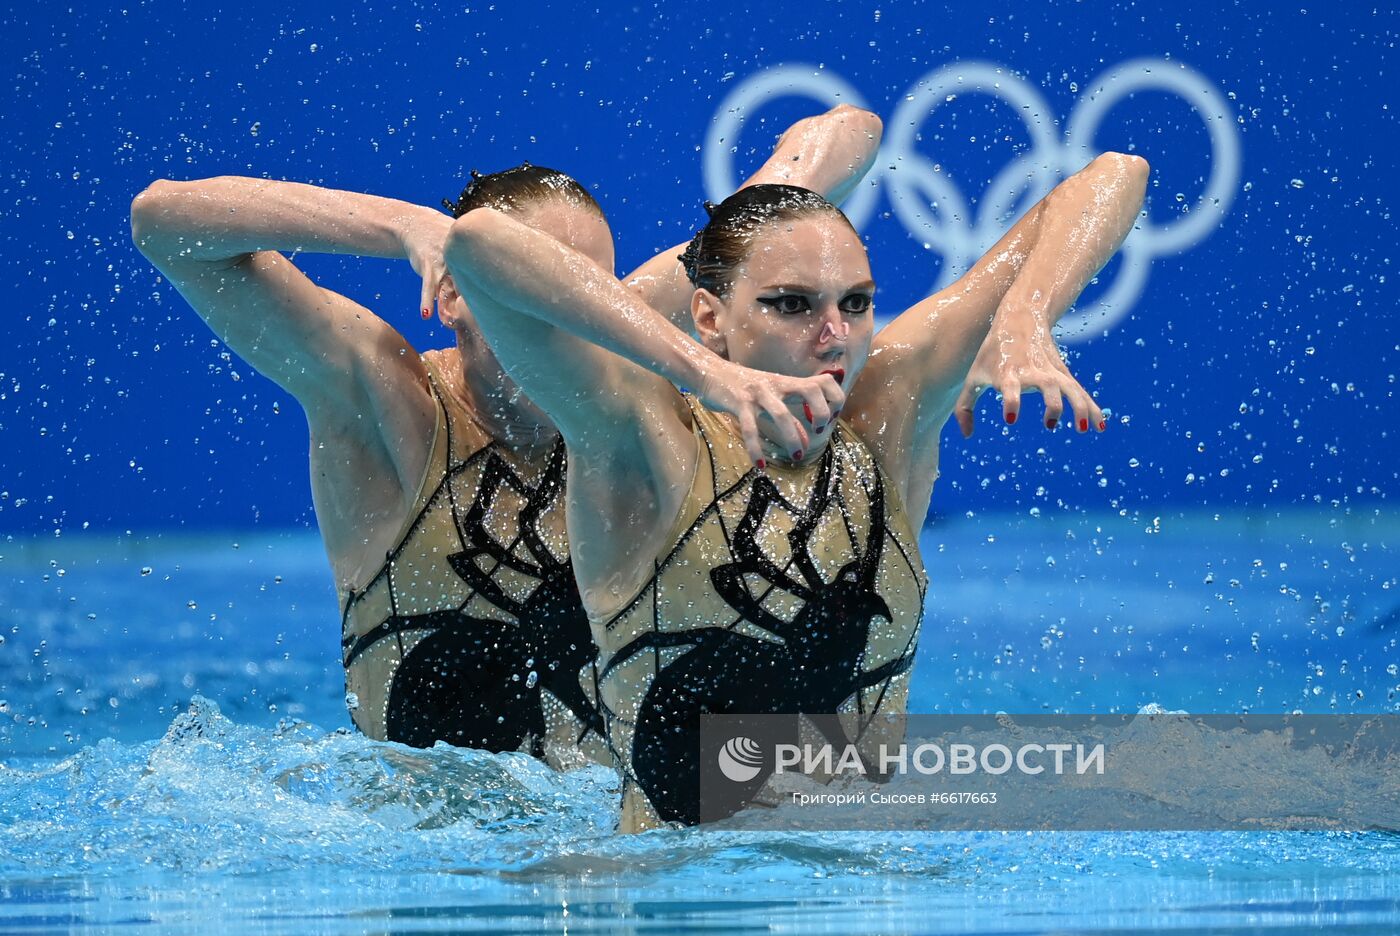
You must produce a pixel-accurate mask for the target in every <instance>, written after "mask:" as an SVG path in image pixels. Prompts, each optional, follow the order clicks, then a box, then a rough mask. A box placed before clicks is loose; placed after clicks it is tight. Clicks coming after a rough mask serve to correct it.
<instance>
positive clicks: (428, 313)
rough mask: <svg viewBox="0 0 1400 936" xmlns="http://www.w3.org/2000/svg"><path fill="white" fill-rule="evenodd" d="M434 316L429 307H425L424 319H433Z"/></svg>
mask: <svg viewBox="0 0 1400 936" xmlns="http://www.w3.org/2000/svg"><path fill="white" fill-rule="evenodd" d="M432 314H433V313H431V312H429V311H428V307H427V306H424V307H423V318H425V319H426V318H431V317H432Z"/></svg>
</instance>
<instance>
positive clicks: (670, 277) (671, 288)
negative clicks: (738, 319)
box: [623, 104, 883, 332]
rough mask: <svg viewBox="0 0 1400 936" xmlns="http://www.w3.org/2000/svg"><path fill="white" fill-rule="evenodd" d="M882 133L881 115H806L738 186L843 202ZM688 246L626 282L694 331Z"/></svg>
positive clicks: (840, 110) (842, 111) (852, 111)
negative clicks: (779, 187)
mask: <svg viewBox="0 0 1400 936" xmlns="http://www.w3.org/2000/svg"><path fill="white" fill-rule="evenodd" d="M882 131H883V127H882V126H881V123H880V118H879V117H877V116H875V115H874V114H872V113H871V112H870V111H867V110H861V109H860V108H858V107H852V106H851V105H849V104H838V105H837V106H835V107H833V108H832V109H831V110H829V111H827V112H826V113H824V114H818V115H816V116H814V117H804V118H803V119H801V120H799V121H797V122H796V123H794V124H793V125H792V126H791V127H789V128H788V129H787V130H786V131H785V132H784V133H783V135H782V136H781V137H780V138H779V139H778V145H777V146H776V147H775V148H774V149H773V155H772V156H769V157H768V161H767V162H765V163H764V164H763V165H762V166H761V167H759V170H758V171H757V172H755V173H754V174H753V175H752V176H751V177H749V179H748V180H746V181H745V182H744V184H743V185H741V186H739V187H740V188H748V187H749V186H750V185H758V184H760V183H773V182H780V183H783V184H785V185H797V186H801V187H802V188H805V189H811V190H812V191H814V192H818V193H820V194H822V195H824V196H825V197H826V199H827V201H830V202H832V203H834V204H840V203H841V202H842V201H843V200H844V199H845V198H846V196H848V195H850V193H851V192H852V191H854V190H855V187H856V186H857V185H858V184H859V183H860V180H861V179H862V178H864V177H865V174H866V172H868V171H869V170H870V167H871V166H872V165H873V164H874V162H875V156H876V154H877V153H878V152H879V150H880V135H881V132H882ZM685 248H686V245H685V244H678V245H676V246H675V247H672V248H671V249H670V250H663V251H662V252H661V253H659V254H657V255H656V256H655V257H652V258H651V259H650V260H648V261H647V262H646V263H644V264H642V265H641V266H640V267H638V268H637V269H636V270H633V271H632V273H631V274H630V275H628V276H627V277H624V279H623V282H624V283H626V284H627V285H628V286H629V287H630V288H632V289H633V290H635V291H636V292H637V294H638V295H640V296H641V297H642V299H643V301H645V302H646V303H647V305H649V306H651V307H652V308H654V309H656V310H657V311H659V312H660V313H661V314H662V315H664V316H665V317H666V318H667V319H669V320H670V321H671V322H672V324H674V325H675V326H676V327H677V328H679V329H681V330H682V331H687V332H688V331H690V330H691V328H692V327H693V326H692V323H691V320H690V296H691V293H693V292H694V287H692V286H691V285H690V281H689V280H687V279H686V276H685V270H684V269H683V268H682V267H681V263H680V259H679V258H680V255H681V253H682V252H684V251H685Z"/></svg>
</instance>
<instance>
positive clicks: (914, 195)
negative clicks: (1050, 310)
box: [703, 58, 1241, 341]
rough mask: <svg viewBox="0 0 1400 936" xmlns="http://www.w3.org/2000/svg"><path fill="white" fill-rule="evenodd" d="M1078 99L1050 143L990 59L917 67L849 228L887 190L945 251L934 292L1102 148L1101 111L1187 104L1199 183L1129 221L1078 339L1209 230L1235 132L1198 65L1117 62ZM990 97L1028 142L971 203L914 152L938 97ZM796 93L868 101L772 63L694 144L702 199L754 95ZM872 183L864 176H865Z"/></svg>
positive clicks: (1220, 211) (1068, 323) (1107, 320)
mask: <svg viewBox="0 0 1400 936" xmlns="http://www.w3.org/2000/svg"><path fill="white" fill-rule="evenodd" d="M1088 87H1089V89H1090V91H1089V93H1088V95H1087V97H1085V98H1083V99H1082V100H1081V101H1080V102H1079V103H1078V104H1077V105H1076V106H1075V108H1074V111H1073V112H1072V113H1071V114H1070V117H1069V121H1068V124H1067V125H1066V129H1065V132H1064V137H1063V139H1058V140H1057V139H1056V136H1055V128H1054V126H1053V123H1054V122H1053V119H1052V117H1053V112H1052V111H1051V109H1050V106H1049V104H1048V103H1047V101H1046V100H1045V98H1044V96H1043V95H1042V94H1041V93H1040V91H1039V89H1038V88H1036V87H1035V86H1034V85H1032V84H1030V83H1029V82H1027V81H1026V80H1024V79H1023V78H1020V77H1017V76H1016V75H1014V74H1012V73H1011V72H1010V70H1008V69H1007V68H1005V67H1003V66H1001V65H997V64H995V63H992V62H956V63H954V64H951V65H947V66H945V67H943V68H939V69H935V70H933V71H931V72H929V73H928V74H926V75H924V76H923V77H922V78H920V79H919V80H918V81H917V82H915V83H914V85H913V87H912V88H911V89H910V90H908V91H906V92H905V93H904V95H903V96H902V98H901V100H900V103H899V106H898V107H896V108H895V111H894V114H893V116H892V117H891V118H890V119H889V120H888V121H886V123H885V126H886V127H887V128H888V132H887V135H886V136H885V139H884V141H883V143H882V145H881V147H880V157H879V159H878V161H877V162H876V163H875V166H874V167H873V168H872V169H871V170H870V174H869V175H868V176H867V177H866V181H865V182H864V183H862V184H861V186H860V187H859V188H858V189H857V190H856V191H855V193H854V194H852V196H851V197H850V198H849V199H848V200H847V201H846V203H845V205H844V206H843V207H844V209H845V211H846V214H847V215H848V216H849V217H850V219H851V222H852V223H853V224H854V225H855V226H856V229H857V230H862V229H863V228H864V227H865V225H866V224H867V223H868V222H869V221H870V219H871V217H872V216H873V215H874V213H875V208H876V203H877V200H878V198H879V195H880V189H881V188H883V187H886V186H888V188H889V192H890V203H891V205H892V207H893V209H894V214H895V216H896V217H898V218H899V220H900V222H901V223H903V225H904V227H905V229H906V230H908V231H909V232H911V233H913V234H915V235H916V236H918V237H919V238H920V239H921V240H923V241H924V242H925V243H927V244H929V245H930V247H932V248H933V249H934V250H936V251H938V253H939V254H940V255H942V257H943V259H944V263H943V267H942V271H941V273H940V276H939V279H938V282H937V283H936V284H935V285H934V287H933V291H937V290H939V289H942V288H943V287H945V286H947V285H948V284H949V283H951V282H953V280H955V279H956V278H957V277H958V276H960V275H962V273H963V272H964V271H966V270H967V269H969V268H970V267H971V266H972V264H973V263H975V262H976V261H977V259H978V258H979V257H981V256H982V254H983V253H985V252H986V251H987V250H988V249H990V248H991V247H992V245H993V244H995V243H996V242H997V241H998V240H1000V239H1001V237H1002V235H1003V234H1005V233H1006V231H1007V230H1009V229H1010V227H1011V224H1012V223H1013V222H1014V221H1015V220H1016V219H1017V218H1019V217H1020V216H1021V214H1022V213H1023V212H1024V211H1025V210H1026V209H1028V208H1030V207H1031V205H1033V204H1034V203H1035V202H1036V201H1038V200H1039V199H1040V198H1042V197H1044V196H1045V195H1046V194H1048V193H1049V191H1050V190H1051V189H1052V188H1054V186H1055V185H1056V183H1058V182H1059V181H1060V180H1061V179H1063V178H1065V177H1067V176H1069V175H1071V174H1073V173H1074V172H1077V171H1078V170H1079V169H1081V168H1083V167H1084V165H1086V164H1087V163H1088V162H1089V161H1090V160H1091V159H1092V158H1093V157H1094V156H1096V155H1098V154H1099V153H1100V152H1102V151H1101V150H1099V149H1096V148H1095V146H1094V137H1095V134H1096V133H1097V132H1098V128H1099V125H1100V124H1101V123H1102V121H1103V119H1104V117H1105V115H1106V114H1107V113H1108V111H1109V110H1110V109H1111V108H1112V107H1113V106H1114V105H1116V104H1117V103H1118V102H1119V101H1121V100H1122V99H1123V98H1124V97H1126V96H1127V95H1129V94H1131V93H1133V92H1134V91H1142V90H1164V91H1169V92H1174V93H1176V94H1177V95H1179V96H1180V97H1181V98H1183V99H1184V100H1185V101H1186V102H1187V103H1189V104H1190V105H1192V107H1193V108H1194V109H1195V112H1196V113H1197V114H1198V115H1199V116H1200V118H1201V119H1202V120H1203V121H1204V123H1205V127H1206V131H1207V133H1208V134H1209V136H1210V141H1211V153H1210V157H1209V162H1210V175H1209V178H1208V179H1207V180H1206V185H1205V191H1204V192H1202V193H1201V194H1200V196H1199V197H1198V198H1197V199H1196V202H1195V203H1194V205H1191V206H1190V207H1189V208H1188V209H1187V210H1186V211H1185V212H1184V213H1183V215H1182V217H1181V218H1179V219H1176V220H1173V221H1171V222H1169V223H1166V224H1153V223H1151V222H1150V221H1147V220H1145V219H1139V222H1138V225H1137V228H1136V229H1135V230H1133V231H1132V233H1130V234H1129V235H1128V238H1127V239H1126V240H1125V241H1124V243H1123V247H1122V251H1121V254H1122V264H1121V265H1120V267H1119V269H1118V273H1117V275H1116V276H1115V278H1114V280H1113V282H1112V284H1111V285H1110V286H1109V287H1108V289H1107V290H1106V292H1105V293H1104V294H1103V295H1102V296H1101V297H1100V298H1099V300H1098V302H1097V303H1096V304H1095V305H1094V306H1093V307H1091V308H1087V309H1080V308H1078V307H1076V308H1075V309H1072V310H1071V311H1070V312H1069V313H1067V314H1066V315H1065V316H1064V318H1063V319H1061V321H1060V326H1059V329H1058V330H1059V331H1060V333H1061V337H1063V338H1064V339H1065V340H1069V341H1074V340H1086V339H1088V338H1092V337H1094V336H1095V335H1098V334H1101V333H1103V332H1104V331H1107V330H1108V329H1109V328H1111V327H1113V326H1114V325H1115V324H1117V323H1118V322H1119V321H1120V320H1121V319H1122V318H1123V317H1124V316H1125V315H1126V314H1127V313H1128V311H1129V310H1130V309H1131V308H1132V306H1133V304H1134V303H1135V302H1136V301H1137V300H1138V298H1139V297H1140V296H1141V295H1142V291H1143V288H1144V287H1145V286H1146V284H1147V273H1148V268H1149V266H1150V265H1151V262H1152V260H1153V258H1155V257H1157V256H1161V255H1168V254H1173V253H1180V252H1182V251H1184V250H1186V249H1187V248H1189V247H1191V246H1192V245H1194V244H1196V243H1198V242H1199V241H1201V240H1203V239H1204V238H1205V237H1206V236H1208V235H1209V234H1210V233H1211V231H1213V230H1214V229H1215V228H1216V227H1217V226H1219V224H1220V222H1221V220H1222V219H1223V218H1224V216H1225V213H1226V211H1228V210H1229V207H1230V204H1231V202H1232V201H1233V200H1234V197H1235V193H1236V191H1238V187H1239V179H1240V159H1241V155H1240V137H1239V130H1238V129H1237V128H1236V125H1235V118H1234V115H1233V113H1232V112H1231V109H1230V107H1229V105H1228V104H1227V103H1226V101H1225V98H1224V96H1223V95H1221V94H1220V92H1219V91H1218V90H1217V89H1216V88H1215V86H1214V85H1213V84H1212V83H1211V82H1210V81H1209V80H1208V79H1207V78H1206V77H1205V76H1203V75H1201V74H1200V73H1199V72H1196V71H1194V70H1192V69H1190V68H1187V67H1186V66H1185V65H1182V64H1181V63H1180V62H1174V61H1170V60H1167V59H1154V58H1138V59H1132V60H1129V61H1126V62H1123V63H1121V64H1119V65H1116V66H1114V67H1112V68H1110V69H1108V70H1107V71H1105V72H1103V73H1102V74H1100V75H1099V76H1098V77H1096V78H1095V79H1094V80H1093V81H1091V82H1089V84H1088ZM970 93H981V94H987V95H991V96H993V97H999V98H1001V99H1002V100H1004V101H1006V102H1007V103H1008V104H1010V105H1012V107H1014V108H1015V109H1016V111H1017V113H1019V114H1020V115H1021V118H1022V120H1023V121H1024V123H1025V126H1026V130H1027V132H1028V133H1029V135H1030V137H1031V143H1032V146H1031V148H1030V150H1029V151H1028V152H1026V153H1025V154H1024V155H1022V156H1020V157H1019V158H1017V159H1015V160H1013V161H1012V162H1011V163H1010V164H1008V165H1007V166H1006V168H1005V169H1003V170H1002V171H1001V172H1000V173H999V174H998V175H997V176H996V178H995V179H993V180H992V183H991V185H990V186H988V188H987V191H986V192H984V193H983V195H982V198H981V199H980V200H979V204H978V206H977V210H976V211H973V210H972V208H971V206H970V205H969V203H968V200H967V198H966V197H964V195H963V193H962V192H960V191H959V190H958V189H957V188H956V187H955V186H954V185H953V183H952V182H951V180H950V179H949V178H948V176H947V175H944V174H943V173H942V172H940V171H939V170H938V169H937V168H936V167H935V166H934V164H933V163H932V162H931V161H930V160H929V159H928V158H927V157H925V156H923V155H922V154H921V153H919V152H918V151H917V150H915V148H914V145H915V140H916V134H917V132H918V128H919V127H920V126H921V125H922V124H923V122H924V121H925V120H926V119H927V118H928V116H929V115H930V114H931V113H932V112H933V111H935V110H937V109H938V108H939V107H940V106H941V105H943V104H944V103H947V102H950V101H952V100H954V99H955V98H956V97H959V96H961V95H964V94H970ZM787 96H796V97H806V98H810V99H814V100H816V101H819V102H821V103H823V104H825V105H827V106H833V105H835V104H839V103H843V102H844V103H847V104H854V105H856V106H857V107H863V108H867V109H868V105H867V104H866V103H865V100H864V98H863V97H862V96H861V94H860V92H859V91H857V90H856V89H855V88H854V87H852V86H851V85H850V84H849V83H848V82H846V81H845V80H844V79H842V78H841V77H839V76H838V75H835V74H832V73H831V72H828V71H821V70H818V69H816V68H814V67H812V66H806V65H779V66H776V67H773V68H769V69H766V70H764V71H760V72H758V73H756V74H754V75H752V76H750V77H749V78H746V79H745V80H744V81H742V82H740V83H739V85H738V86H737V87H735V88H734V90H733V91H731V92H730V93H729V95H728V96H727V97H725V99H724V100H723V101H721V102H720V105H719V109H718V110H717V111H716V112H715V118H714V120H713V121H712V123H711V125H710V130H709V133H708V134H707V135H706V138H705V144H704V152H703V171H704V182H705V190H706V192H707V193H708V195H709V197H710V198H712V199H716V200H718V199H721V198H723V197H724V196H725V195H726V194H728V193H729V192H732V191H734V188H735V186H737V185H738V181H737V180H736V178H735V175H734V161H733V156H734V153H735V152H736V151H737V147H736V146H735V144H734V141H735V140H737V139H738V137H739V134H740V132H741V131H742V129H743V126H744V123H745V121H746V120H747V119H748V117H749V115H750V114H752V113H753V112H754V111H756V110H757V109H758V108H759V107H760V106H761V105H762V104H763V103H765V102H767V101H770V100H773V99H775V98H780V97H787ZM871 183H873V184H871Z"/></svg>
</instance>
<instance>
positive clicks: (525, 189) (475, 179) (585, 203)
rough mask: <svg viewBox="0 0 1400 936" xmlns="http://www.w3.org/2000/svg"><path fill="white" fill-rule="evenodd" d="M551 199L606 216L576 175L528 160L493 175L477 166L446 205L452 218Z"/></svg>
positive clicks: (536, 203)
mask: <svg viewBox="0 0 1400 936" xmlns="http://www.w3.org/2000/svg"><path fill="white" fill-rule="evenodd" d="M550 199H559V200H562V201H564V202H567V203H569V204H572V205H577V206H579V207H582V208H589V209H592V210H593V211H595V212H597V214H598V217H600V218H601V217H603V209H602V208H600V207H599V206H598V202H597V201H595V200H594V198H593V196H592V195H590V194H588V189H586V188H584V187H583V186H582V185H580V184H579V183H578V180H576V179H575V178H574V177H573V176H571V175H568V174H567V173H564V172H560V171H559V170H558V169H547V168H545V167H544V166H532V165H530V164H529V163H527V162H523V163H521V164H520V165H518V166H512V167H511V168H509V169H502V170H501V171H500V172H493V173H491V174H490V175H482V174H481V173H480V172H477V171H476V170H475V169H473V170H472V180H471V181H470V182H468V183H467V187H466V188H464V189H462V194H461V195H459V196H458V197H457V200H456V201H455V202H453V201H450V200H448V199H446V198H444V199H443V200H442V206H443V207H444V208H446V209H447V210H448V211H450V212H451V213H452V217H454V218H460V217H461V216H462V215H464V214H466V213H467V212H469V211H474V210H475V209H477V208H494V209H496V210H497V211H520V210H523V209H525V208H528V207H530V206H533V205H538V204H540V203H541V202H545V201H549V200H550Z"/></svg>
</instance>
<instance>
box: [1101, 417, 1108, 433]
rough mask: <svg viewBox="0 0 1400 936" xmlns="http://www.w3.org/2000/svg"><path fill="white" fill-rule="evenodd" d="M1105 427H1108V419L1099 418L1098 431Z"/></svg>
mask: <svg viewBox="0 0 1400 936" xmlns="http://www.w3.org/2000/svg"><path fill="white" fill-rule="evenodd" d="M1107 428H1108V420H1107V419H1100V420H1099V431H1100V432H1103V431H1104V430H1105V429H1107Z"/></svg>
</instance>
